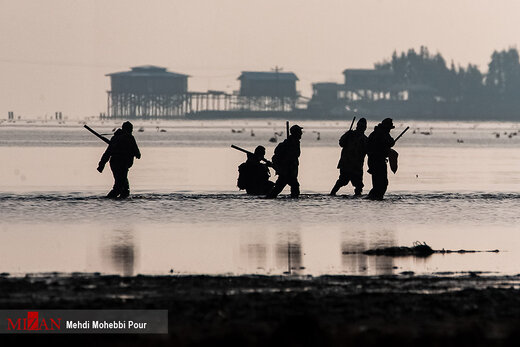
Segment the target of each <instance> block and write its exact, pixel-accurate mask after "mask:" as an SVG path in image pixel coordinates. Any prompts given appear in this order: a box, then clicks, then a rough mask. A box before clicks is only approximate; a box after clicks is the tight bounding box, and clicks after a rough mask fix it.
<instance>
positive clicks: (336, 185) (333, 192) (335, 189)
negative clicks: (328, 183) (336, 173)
mask: <svg viewBox="0 0 520 347" xmlns="http://www.w3.org/2000/svg"><path fill="white" fill-rule="evenodd" d="M341 187H342V185H341V183H339V182H336V184H335V185H334V187H333V188H332V190H331V191H330V194H329V195H330V196H336V193H337V192H338V190H339V188H341Z"/></svg>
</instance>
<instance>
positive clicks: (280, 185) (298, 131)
mask: <svg viewBox="0 0 520 347" xmlns="http://www.w3.org/2000/svg"><path fill="white" fill-rule="evenodd" d="M302 129H303V128H302V127H300V126H298V125H293V126H292V127H291V130H290V133H291V135H289V137H288V138H287V139H286V140H284V141H283V142H282V143H280V144H279V145H278V146H276V148H275V150H274V155H273V160H272V162H273V167H274V169H275V170H276V173H277V174H278V179H277V180H276V183H275V185H274V187H273V189H271V191H270V192H269V194H267V197H268V198H271V199H274V198H276V197H277V196H278V194H280V192H281V191H282V190H283V189H284V188H285V186H286V185H287V184H288V185H290V186H291V197H292V198H298V197H299V196H300V183H299V182H298V165H299V164H300V163H299V161H298V158H299V157H300V139H301V138H302V134H303V132H302Z"/></svg>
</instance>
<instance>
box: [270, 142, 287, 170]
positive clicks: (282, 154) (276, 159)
mask: <svg viewBox="0 0 520 347" xmlns="http://www.w3.org/2000/svg"><path fill="white" fill-rule="evenodd" d="M286 141H287V140H284V141H283V142H280V143H279V144H278V145H277V146H276V148H275V149H274V155H273V158H272V159H271V162H272V163H273V169H275V170H276V171H279V170H280V168H281V167H282V166H283V164H284V160H285V158H286V156H287V143H286Z"/></svg>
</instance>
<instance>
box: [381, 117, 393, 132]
mask: <svg viewBox="0 0 520 347" xmlns="http://www.w3.org/2000/svg"><path fill="white" fill-rule="evenodd" d="M381 125H382V126H383V127H384V128H387V129H394V128H395V126H394V122H393V121H392V118H385V119H383V121H382V122H381Z"/></svg>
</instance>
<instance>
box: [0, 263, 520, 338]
mask: <svg viewBox="0 0 520 347" xmlns="http://www.w3.org/2000/svg"><path fill="white" fill-rule="evenodd" d="M519 288H520V275H518V276H502V277H493V276H480V275H479V274H474V273H471V274H457V275H454V274H449V275H444V276H429V277H420V276H414V275H413V274H409V275H406V274H405V275H398V276H383V277H353V276H322V277H292V276H287V277H278V276H238V277H227V276H159V277H155V276H136V277H119V276H101V275H95V274H77V275H75V274H72V275H70V274H69V275H60V274H48V275H47V274H40V275H34V276H26V277H24V278H11V277H9V276H3V277H0V309H168V319H169V323H168V324H169V334H168V335H80V336H75V335H54V336H49V335H32V336H28V335H25V336H12V335H3V336H0V340H3V341H4V342H7V343H8V344H3V343H2V345H6V346H7V345H12V344H14V343H20V342H27V343H41V342H48V343H53V344H55V345H65V344H67V345H70V344H71V343H73V344H74V345H90V346H92V345H93V344H95V345H98V346H99V345H122V346H149V345H154V346H163V345H173V346H192V345H217V344H218V345H226V346H300V345H303V346H315V345H316V346H344V345H353V346H359V345H374V346H375V345H394V344H396V345H400V346H414V345H422V346H430V345H431V346H440V345H444V346H446V345H458V346H461V345H472V346H475V345H476V346H489V345H512V344H515V345H516V343H517V342H518V340H519V338H520V290H519ZM22 340H24V341H22Z"/></svg>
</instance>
